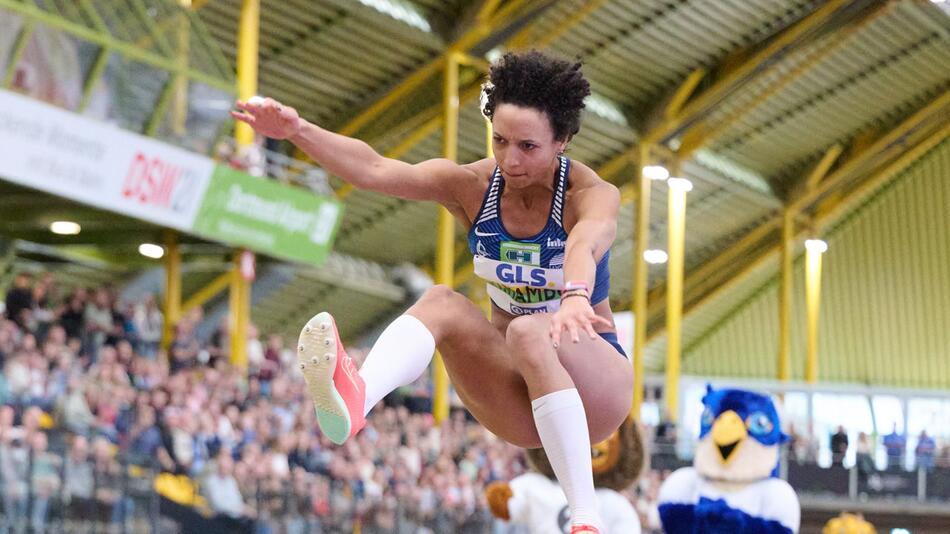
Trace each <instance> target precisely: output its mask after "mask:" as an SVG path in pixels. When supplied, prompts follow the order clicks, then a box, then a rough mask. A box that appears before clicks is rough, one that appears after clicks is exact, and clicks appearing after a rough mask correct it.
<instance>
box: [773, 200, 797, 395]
mask: <svg viewBox="0 0 950 534" xmlns="http://www.w3.org/2000/svg"><path fill="white" fill-rule="evenodd" d="M794 253H795V214H794V213H792V212H790V211H788V210H786V211H785V213H784V214H783V216H782V264H781V268H780V271H779V301H778V364H777V366H776V368H777V371H778V372H777V374H778V380H779V381H780V382H787V381H788V380H789V379H790V378H791V369H792V357H791V354H792V335H791V319H792V283H793V278H792V267H793V264H792V260H793V255H794Z"/></svg>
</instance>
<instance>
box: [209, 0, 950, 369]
mask: <svg viewBox="0 0 950 534" xmlns="http://www.w3.org/2000/svg"><path fill="white" fill-rule="evenodd" d="M240 8H241V1H240V0H209V1H207V2H203V3H201V5H200V9H199V14H200V16H201V18H202V20H204V22H205V23H206V24H207V25H208V28H209V30H210V33H211V34H212V35H213V36H214V39H215V40H216V41H217V42H218V43H219V44H220V46H221V47H222V49H223V51H224V53H225V54H226V55H227V56H228V57H229V58H230V59H231V61H232V62H233V61H234V58H235V51H236V35H237V27H238V16H239V13H240ZM260 44H261V49H260V93H261V94H263V95H267V96H271V97H273V98H276V99H278V100H281V101H283V102H286V103H287V104H290V105H293V106H295V107H297V108H298V109H299V110H300V111H301V113H302V114H303V115H304V116H306V117H308V118H310V119H311V120H313V121H315V122H317V123H319V124H322V125H323V126H325V127H328V128H332V129H334V130H336V131H341V132H345V133H348V134H351V135H355V136H357V137H360V138H362V139H364V140H366V141H368V142H370V143H371V144H372V145H373V146H374V147H376V148H377V149H378V150H379V151H381V152H383V153H387V154H390V155H396V156H399V157H402V158H404V159H407V160H409V161H420V160H423V159H427V158H432V157H438V156H440V154H441V130H440V126H441V122H440V116H441V99H442V95H441V87H442V85H441V72H442V70H441V68H442V66H443V65H444V63H445V58H446V56H447V53H448V52H449V51H450V50H454V51H460V52H465V53H467V54H469V55H470V56H472V57H473V58H477V59H478V60H481V59H486V58H490V57H491V56H492V54H493V53H496V52H497V51H499V50H504V49H506V48H529V47H537V48H541V49H545V50H549V51H551V52H554V53H556V54H558V55H560V56H563V57H567V58H574V57H578V58H580V59H581V60H582V61H583V62H584V64H585V66H584V72H585V74H586V75H587V77H588V78H589V79H590V81H591V85H592V89H593V91H594V97H593V98H592V99H591V101H590V103H589V105H588V109H587V111H586V112H585V117H584V124H583V128H582V131H581V133H580V135H579V136H578V137H577V138H576V139H575V140H574V141H573V142H572V143H571V146H570V149H569V155H570V156H571V157H573V158H576V159H578V160H581V161H584V162H585V163H588V164H589V165H591V166H592V167H594V168H595V169H598V170H599V172H600V173H601V175H602V176H603V177H604V178H606V179H608V180H611V181H612V182H614V183H615V184H617V185H618V186H621V187H622V188H623V190H624V193H625V195H624V198H625V205H624V209H623V214H622V217H621V220H620V232H619V235H618V241H617V244H616V245H615V250H614V253H613V255H612V265H611V268H612V273H613V286H612V290H611V297H612V301H613V303H614V305H615V308H617V309H622V308H625V307H629V306H630V303H631V280H632V273H633V265H632V252H633V249H634V246H633V237H632V236H633V220H634V216H635V197H636V195H635V191H634V189H633V187H632V185H631V184H632V179H633V178H634V176H635V172H636V171H635V167H634V166H633V165H634V164H635V163H636V161H635V160H636V146H637V143H638V141H639V140H640V139H641V138H645V137H646V138H650V139H656V140H657V141H658V142H659V144H660V150H659V154H660V157H661V159H666V163H667V164H668V165H672V161H673V159H674V157H675V154H677V153H678V158H679V160H680V163H679V165H680V174H683V175H685V176H687V177H688V178H690V179H691V180H692V181H693V183H694V190H693V192H692V193H690V195H689V207H688V210H687V238H686V255H687V256H686V284H685V289H686V294H685V306H686V313H687V319H686V324H685V327H684V328H685V331H684V336H685V338H686V339H684V344H688V343H689V342H690V339H689V338H690V336H698V335H699V334H700V333H701V332H702V331H704V329H705V325H707V324H708V323H709V322H710V321H711V318H713V317H716V316H722V315H725V314H727V313H728V311H729V310H731V309H732V308H734V307H736V306H737V305H739V304H740V303H741V302H743V301H744V300H745V299H747V298H748V297H749V294H750V293H749V292H750V291H753V290H754V288H755V287H756V284H755V283H754V282H755V280H756V279H757V278H761V277H763V276H770V274H763V272H762V271H763V269H765V270H766V271H767V272H768V273H771V275H773V276H774V273H775V271H776V270H777V267H776V265H777V263H776V261H775V257H776V256H777V251H778V247H779V243H780V226H781V225H780V222H781V214H782V209H783V206H785V205H787V204H790V203H796V207H798V208H800V211H801V215H800V220H801V222H802V225H801V226H803V227H809V226H810V227H812V228H815V222H814V221H816V220H818V219H822V218H823V217H824V219H822V220H823V221H824V224H828V222H829V219H828V216H829V215H835V214H840V213H845V212H847V210H846V209H845V210H842V209H840V208H844V207H847V206H849V204H848V201H853V200H854V198H852V196H851V194H852V193H853V192H854V191H856V190H858V189H859V188H860V186H861V184H862V183H865V182H867V181H868V180H871V179H873V178H874V177H875V176H876V175H878V174H880V173H881V172H882V170H884V169H885V168H888V169H889V171H890V172H893V170H894V169H893V165H891V167H888V165H890V164H892V163H894V162H895V161H896V160H898V158H900V156H901V155H902V154H905V153H906V152H907V150H909V149H911V148H913V147H915V146H918V145H920V144H921V143H927V144H929V145H930V146H933V145H934V144H935V143H936V142H937V141H938V140H939V139H942V138H944V137H946V136H947V134H948V132H947V128H946V124H947V122H948V119H950V93H948V89H950V16H948V12H947V10H946V9H945V8H944V7H943V6H941V5H938V4H937V3H932V2H929V1H923V0H918V1H914V0H902V1H892V2H886V1H870V0H855V1H844V0H832V1H827V2H820V1H806V0H762V1H757V2H748V1H745V0H722V1H716V2H710V1H707V0H676V1H671V0H664V1H660V0H559V1H550V0H547V1H545V0H535V1H532V0H510V1H492V0H485V1H477V0H476V1H463V0H453V1H441V0H415V1H397V0H360V1H356V0H326V1H321V2H306V1H303V0H299V1H277V0H263V1H262V7H261V40H260ZM470 63H471V65H465V66H463V67H462V71H461V75H460V78H461V81H462V89H461V94H462V113H461V118H460V135H459V153H458V159H459V160H460V161H471V160H475V159H478V158H480V157H483V155H484V153H485V131H484V123H483V120H482V118H481V116H480V114H479V112H478V109H477V93H478V89H477V88H478V86H479V84H480V83H481V81H482V79H483V73H482V71H481V70H480V66H479V65H478V61H470ZM664 154H665V156H664ZM908 159H909V158H906V157H905V158H903V160H902V161H898V162H897V163H899V164H900V165H904V166H906V165H909V164H910V163H912V161H907V160H908ZM822 162H824V163H823V164H822ZM819 171H824V172H819ZM809 176H811V179H810V180H809ZM346 204H347V211H346V219H345V221H344V225H343V230H342V233H341V235H340V238H339V240H338V243H337V249H338V250H340V251H342V252H345V253H347V254H350V255H353V256H357V257H361V258H365V259H369V260H372V261H375V262H380V263H383V264H393V263H398V262H402V261H408V262H412V263H416V264H419V265H427V264H429V263H431V259H432V258H433V256H434V246H435V245H434V244H435V227H436V210H435V208H434V206H432V205H429V204H425V203H406V202H403V201H400V200H394V199H389V198H384V197H381V196H378V195H375V194H370V193H364V192H359V191H357V192H354V193H352V194H350V195H348V196H347V197H346ZM651 204H652V205H651V209H650V220H651V223H650V226H651V235H650V245H651V246H655V247H657V248H665V241H666V218H667V211H666V187H665V186H663V185H657V186H655V187H654V193H653V195H652V201H651ZM802 235H804V232H803V233H802ZM459 238H460V244H461V238H462V234H461V230H459ZM457 255H458V262H457V265H458V276H457V280H458V281H460V282H462V281H464V280H465V279H466V277H467V274H468V271H467V269H466V268H465V267H466V265H467V263H469V262H470V259H469V258H468V252H467V250H465V248H464V247H461V246H459V247H457ZM750 275H751V276H750ZM665 276H666V272H665V268H664V267H663V266H657V267H651V269H650V272H649V279H650V299H649V302H650V305H649V310H650V313H649V323H648V325H649V326H648V328H649V337H650V338H651V344H652V345H653V346H654V348H656V347H659V346H661V345H662V343H663V339H662V334H663V322H664V320H663V307H664V298H663V296H664V285H665ZM750 280H751V281H750ZM697 310H699V311H701V312H702V313H701V314H695V313H693V312H696V311H697ZM648 356H649V358H648V362H647V365H648V368H652V369H654V370H657V369H660V368H661V367H662V351H661V350H651V351H649V354H648Z"/></svg>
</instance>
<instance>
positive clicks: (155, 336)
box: [133, 294, 164, 358]
mask: <svg viewBox="0 0 950 534" xmlns="http://www.w3.org/2000/svg"><path fill="white" fill-rule="evenodd" d="M133 322H134V324H135V331H136V332H137V333H138V347H137V349H138V352H139V354H141V355H142V356H144V357H146V358H155V356H156V355H157V354H158V345H159V343H160V342H161V340H162V325H163V324H164V318H163V317H162V312H161V310H159V309H158V305H157V304H156V303H155V295H152V294H148V295H146V296H145V298H144V299H143V300H142V302H139V303H138V304H136V305H135V308H134V312H133Z"/></svg>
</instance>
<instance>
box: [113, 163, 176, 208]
mask: <svg viewBox="0 0 950 534" xmlns="http://www.w3.org/2000/svg"><path fill="white" fill-rule="evenodd" d="M182 171H183V169H182V168H181V167H179V166H177V165H172V164H170V163H168V162H165V161H163V160H162V159H161V158H157V157H154V158H152V159H151V160H149V159H148V158H147V157H146V156H145V154H143V153H141V152H138V153H136V154H135V158H134V159H133V160H132V164H131V165H130V166H129V171H128V173H126V175H125V183H124V184H123V186H122V196H124V197H125V198H128V199H131V200H134V201H137V202H139V203H141V204H151V205H154V206H158V207H162V208H168V207H170V206H171V202H172V193H173V192H174V191H175V186H177V185H178V181H179V180H181V175H182Z"/></svg>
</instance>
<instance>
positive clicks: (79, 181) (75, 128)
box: [0, 90, 214, 231]
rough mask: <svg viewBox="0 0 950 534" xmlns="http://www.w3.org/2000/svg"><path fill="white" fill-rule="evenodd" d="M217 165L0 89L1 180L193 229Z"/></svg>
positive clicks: (115, 210) (173, 226)
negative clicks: (196, 215)
mask: <svg viewBox="0 0 950 534" xmlns="http://www.w3.org/2000/svg"><path fill="white" fill-rule="evenodd" d="M213 170H214V162H213V161H212V160H211V159H210V158H206V157H204V156H200V155H197V154H194V153H191V152H188V151H186V150H182V149H179V148H176V147H173V146H171V145H168V144H166V143H162V142H160V141H156V140H154V139H150V138H148V137H145V136H142V135H138V134H135V133H131V132H127V131H125V130H121V129H119V128H118V127H115V126H111V125H108V124H105V123H102V122H99V121H95V120H92V119H86V118H84V117H82V116H80V115H77V114H75V113H72V112H69V111H65V110H62V109H60V108H57V107H55V106H51V105H49V104H45V103H43V102H40V101H37V100H34V99H32V98H28V97H24V96H21V95H18V94H16V93H11V92H9V91H3V90H0V178H2V179H5V180H7V181H11V182H14V183H18V184H21V185H24V186H27V187H32V188H34V189H39V190H42V191H46V192H48V193H52V194H54V195H58V196H62V197H65V198H68V199H71V200H75V201H78V202H82V203H85V204H90V205H93V206H96V207H99V208H103V209H106V210H110V211H114V212H118V213H123V214H126V215H129V216H131V217H135V218H138V219H142V220H145V221H149V222H153V223H156V224H160V225H162V226H166V227H170V228H176V229H179V230H184V231H188V230H191V228H192V223H193V221H194V218H195V214H196V213H197V211H198V208H199V207H200V204H201V201H202V198H203V197H204V194H205V190H206V189H207V187H208V182H209V181H210V179H211V174H212V172H213Z"/></svg>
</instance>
